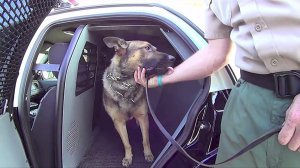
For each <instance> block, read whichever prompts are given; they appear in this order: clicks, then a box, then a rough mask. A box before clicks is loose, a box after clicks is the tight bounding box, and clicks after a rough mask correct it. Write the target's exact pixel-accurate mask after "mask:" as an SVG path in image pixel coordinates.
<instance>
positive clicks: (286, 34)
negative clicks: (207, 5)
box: [211, 0, 300, 74]
mask: <svg viewBox="0 0 300 168" xmlns="http://www.w3.org/2000/svg"><path fill="white" fill-rule="evenodd" d="M211 9H212V10H213V12H214V13H215V15H216V16H217V17H218V18H219V19H220V20H221V21H222V23H223V24H225V25H228V26H231V27H233V29H232V32H231V35H230V36H231V39H232V40H233V42H235V44H236V48H237V53H236V64H237V66H238V67H240V68H241V69H243V70H246V71H249V72H253V73H259V74H267V73H274V72H280V71H288V70H300V1H298V0H212V2H211Z"/></svg>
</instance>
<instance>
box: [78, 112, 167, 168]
mask: <svg viewBox="0 0 300 168" xmlns="http://www.w3.org/2000/svg"><path fill="white" fill-rule="evenodd" d="M149 118H150V126H149V127H150V128H149V132H150V144H151V149H152V152H153V155H154V157H155V158H156V157H157V156H158V155H159V153H160V151H161V150H162V148H163V147H164V145H165V144H166V142H167V141H166V139H165V138H164V137H163V135H162V134H161V133H160V132H159V130H158V128H157V127H156V125H154V123H153V121H152V119H151V117H149ZM99 123H101V124H99V125H98V128H97V131H95V132H96V134H95V136H94V139H93V142H92V145H91V146H90V148H89V150H88V151H87V153H86V155H85V156H84V157H83V160H82V161H81V162H80V164H79V167H81V168H85V167H101V168H102V167H103V168H105V167H109V168H114V167H122V164H121V161H122V159H123V157H124V147H123V144H122V141H121V139H120V137H119V135H118V133H117V131H116V130H115V128H114V126H113V123H112V121H111V119H110V118H108V117H107V116H102V119H101V122H99ZM127 130H128V135H129V141H130V144H131V146H132V153H133V159H132V165H131V166H130V167H131V168H141V167H143V168H147V167H150V166H151V163H147V162H146V161H145V159H144V154H143V145H142V135H141V131H140V127H139V126H138V125H137V124H136V121H135V120H134V119H133V120H130V121H128V122H127Z"/></svg>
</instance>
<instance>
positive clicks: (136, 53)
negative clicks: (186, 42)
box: [103, 37, 174, 167]
mask: <svg viewBox="0 0 300 168" xmlns="http://www.w3.org/2000/svg"><path fill="white" fill-rule="evenodd" d="M103 41H104V43H105V44H106V45H107V46H108V47H109V48H114V49H115V55H114V56H113V58H112V59H111V64H110V65H109V67H107V68H106V70H105V72H104V75H103V86H104V93H103V104H104V107H105V110H106V111H107V113H108V115H109V116H110V117H111V119H112V121H113V123H114V126H115V128H116V130H117V132H118V133H119V135H120V137H121V140H122V142H123V145H124V149H125V157H124V158H123V160H122V165H123V166H125V167H128V166H129V165H130V164H131V163H132V150H131V145H130V143H129V139H128V134H127V128H126V121H127V120H129V119H132V118H135V119H136V121H137V122H138V124H139V126H140V128H141V132H142V137H143V147H144V156H145V160H146V161H148V162H152V161H153V159H154V156H153V154H152V151H151V148H150V142H149V121H148V114H147V112H148V107H147V102H146V98H145V94H144V87H143V86H140V85H139V84H137V83H136V82H135V81H134V75H133V74H134V71H135V70H136V69H137V68H138V67H139V66H140V67H145V65H147V66H156V65H158V64H159V65H160V68H164V69H165V70H167V67H168V66H170V65H171V64H172V63H173V61H174V57H172V56H169V55H167V54H165V53H162V52H158V51H157V49H156V48H155V47H154V46H152V45H151V44H150V43H148V42H146V41H125V40H124V39H120V38H117V37H106V38H104V39H103Z"/></svg>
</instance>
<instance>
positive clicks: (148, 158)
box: [145, 153, 154, 162]
mask: <svg viewBox="0 0 300 168" xmlns="http://www.w3.org/2000/svg"><path fill="white" fill-rule="evenodd" d="M145 160H146V161H147V162H153V160H154V156H153V155H152V153H151V154H145Z"/></svg>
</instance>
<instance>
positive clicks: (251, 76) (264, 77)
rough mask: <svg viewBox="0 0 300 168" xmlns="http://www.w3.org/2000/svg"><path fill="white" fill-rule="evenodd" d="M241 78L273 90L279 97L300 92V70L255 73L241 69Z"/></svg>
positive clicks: (291, 95)
mask: <svg viewBox="0 0 300 168" xmlns="http://www.w3.org/2000/svg"><path fill="white" fill-rule="evenodd" d="M241 78H242V79H244V80H245V81H247V82H249V83H252V84H254V85H257V86H260V87H263V88H266V89H269V90H272V91H274V92H275V93H276V95H277V97H280V98H285V97H294V96H296V95H297V94H299V93H300V71H286V72H277V73H272V74H255V73H251V72H247V71H243V70H241Z"/></svg>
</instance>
